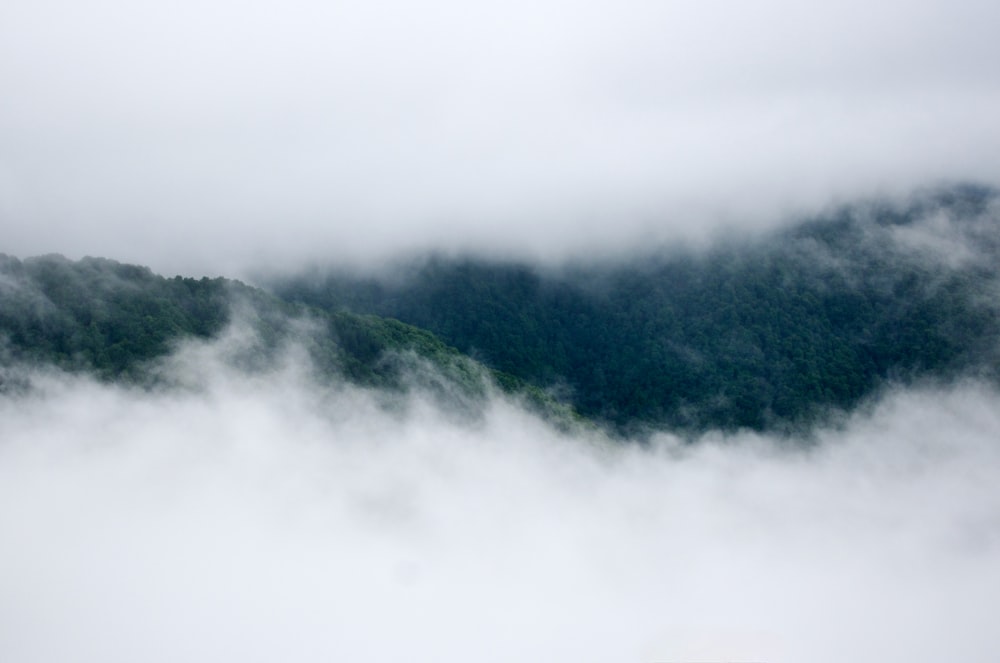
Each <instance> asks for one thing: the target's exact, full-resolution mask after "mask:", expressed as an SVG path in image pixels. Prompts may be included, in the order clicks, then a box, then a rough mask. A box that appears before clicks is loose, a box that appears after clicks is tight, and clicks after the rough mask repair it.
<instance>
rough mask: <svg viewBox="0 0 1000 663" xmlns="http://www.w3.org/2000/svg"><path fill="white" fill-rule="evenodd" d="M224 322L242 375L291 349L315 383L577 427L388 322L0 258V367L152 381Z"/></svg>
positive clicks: (245, 289)
mask: <svg viewBox="0 0 1000 663" xmlns="http://www.w3.org/2000/svg"><path fill="white" fill-rule="evenodd" d="M235 318H239V321H238V322H239V324H241V325H244V326H246V327H247V328H248V329H249V330H250V332H251V333H250V334H249V339H248V340H247V339H244V340H245V342H243V343H241V344H237V345H238V347H234V348H232V350H231V352H229V353H228V360H229V361H231V362H232V363H234V364H235V365H237V366H238V367H239V368H241V369H243V370H249V371H259V370H267V369H268V368H270V367H273V366H274V365H275V362H276V361H278V360H280V357H281V352H280V351H281V350H282V349H284V348H286V347H288V346H289V345H290V344H292V343H294V344H297V345H298V346H299V347H302V348H304V349H305V350H306V351H307V353H308V356H309V359H310V361H309V366H310V367H311V369H312V370H313V373H314V377H315V378H316V379H317V380H319V381H326V382H328V383H337V382H340V381H347V382H350V383H354V384H358V385H362V386H366V387H373V388H378V389H381V390H383V391H384V392H386V393H389V392H400V391H406V390H408V389H410V388H412V387H419V388H421V389H422V390H423V391H424V392H425V393H429V394H430V395H432V396H434V397H436V398H437V399H438V401H439V402H440V403H442V404H444V403H447V404H449V405H453V406H456V407H455V408H454V409H456V410H461V409H463V408H465V409H469V410H470V411H474V410H476V408H477V406H478V405H481V404H482V403H483V402H485V398H486V396H487V393H488V390H489V387H490V385H491V384H493V385H496V386H498V387H499V388H501V389H503V390H504V391H506V392H508V393H514V394H517V395H519V396H521V397H522V398H523V399H524V401H525V402H526V403H527V404H528V405H529V406H530V407H532V408H534V409H535V410H536V411H537V412H539V413H540V414H543V415H544V416H546V417H548V418H549V419H550V420H552V421H553V422H555V423H557V424H559V425H570V424H576V423H580V420H579V417H578V415H576V414H575V413H574V412H573V411H572V410H571V408H568V407H566V406H565V405H562V404H560V403H557V402H556V401H554V400H553V399H551V398H550V397H548V396H547V395H546V394H545V393H544V392H542V391H541V390H539V389H537V388H535V387H533V386H532V385H530V384H528V383H526V382H525V381H523V380H521V379H520V378H517V377H515V376H513V375H506V374H503V373H501V372H499V371H493V370H490V369H488V368H486V367H484V366H482V365H480V364H478V363H477V362H475V361H473V360H471V359H470V358H469V357H467V356H465V355H463V354H462V353H460V352H459V351H458V350H456V349H455V348H453V347H450V346H448V345H446V344H444V343H443V342H442V341H441V340H440V339H439V338H437V337H436V336H434V335H433V334H431V333H430V332H427V331H425V330H422V329H418V328H416V327H414V326H412V325H408V324H405V323H403V322H400V321H398V320H393V319H386V318H382V317H379V316H376V315H370V314H355V313H350V312H347V311H341V310H336V311H324V310H319V309H315V308H312V307H309V306H306V305H303V304H293V303H288V302H285V301H282V300H281V299H279V298H277V297H275V296H274V295H272V294H269V293H267V292H265V291H263V290H261V289H259V288H254V287H251V286H248V285H246V284H244V283H241V282H239V281H235V280H230V279H224V278H215V279H208V278H201V279H193V278H183V277H180V276H176V277H174V278H164V277H162V276H159V275H156V274H154V273H153V272H152V271H150V270H149V269H148V268H146V267H139V266H135V265H127V264H122V263H119V262H116V261H114V260H107V259H103V258H84V259H82V260H79V261H72V260H68V259H66V258H64V257H63V256H59V255H48V256H41V257H36V258H29V259H25V260H23V261H22V260H19V259H17V258H14V257H11V256H7V255H3V254H0V366H2V365H13V364H20V365H25V364H39V363H42V364H49V365H54V366H57V367H59V368H61V369H63V370H69V371H87V372H91V373H94V374H96V375H97V376H99V377H101V378H102V379H106V380H119V381H121V380H125V381H130V382H133V383H138V384H156V382H157V380H158V379H159V377H160V376H161V373H160V372H159V371H157V370H155V369H156V367H157V364H156V362H157V361H158V360H160V359H162V358H164V357H165V356H167V355H168V354H170V353H171V352H172V351H173V350H175V349H176V348H177V346H178V344H179V343H181V342H182V341H185V340H188V339H198V338H200V339H213V338H217V337H218V336H219V334H220V333H221V332H222V331H223V330H224V329H225V328H226V327H227V325H229V323H230V322H232V321H234V319H235ZM3 386H4V385H3V377H2V375H0V389H2V388H3Z"/></svg>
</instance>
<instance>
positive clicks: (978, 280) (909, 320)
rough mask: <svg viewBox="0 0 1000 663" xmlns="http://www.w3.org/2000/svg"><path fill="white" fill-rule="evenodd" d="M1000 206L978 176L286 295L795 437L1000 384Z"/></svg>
mask: <svg viewBox="0 0 1000 663" xmlns="http://www.w3.org/2000/svg"><path fill="white" fill-rule="evenodd" d="M998 210H1000V204H998V196H997V194H996V192H994V191H992V190H990V189H988V188H984V187H978V186H968V185H964V186H955V187H950V188H946V189H942V190H939V191H934V192H929V193H926V194H924V195H922V196H919V197H917V198H915V199H913V200H911V201H909V202H907V203H905V204H892V203H886V202H872V203H868V204H865V205H857V206H854V207H850V208H844V209H841V210H839V211H837V212H835V213H832V214H830V215H828V216H824V217H822V218H816V219H813V220H810V221H808V222H805V223H802V224H801V225H798V226H795V227H792V228H786V229H783V230H780V231H776V232H772V233H770V234H767V235H764V236H756V237H746V238H742V239H739V238H734V239H731V240H729V241H727V242H721V243H718V244H716V245H715V246H713V247H712V248H710V249H707V250H703V251H688V252H684V251H678V250H664V251H661V252H655V251H650V252H648V253H647V254H646V255H644V256H641V257H637V258H635V259H634V260H632V261H630V262H627V263H625V262H620V263H618V264H612V265H608V264H603V265H600V266H594V265H588V264H585V263H579V264H576V265H569V266H563V267H561V268H559V269H543V268H540V267H538V266H533V265H529V264H524V263H513V262H502V261H488V260H478V259H454V258H444V257H440V256H438V257H429V258H427V259H425V260H420V261H414V262H411V263H408V264H400V265H397V268H396V269H395V270H393V271H391V272H386V273H385V275H384V276H382V277H377V278H371V277H370V278H361V277H358V276H356V275H352V274H349V273H344V272H338V271H337V270H336V268H335V266H332V267H331V268H330V269H329V270H327V271H323V270H319V271H314V272H312V273H310V274H307V275H299V276H295V277H290V278H285V279H282V280H280V281H277V282H275V283H274V284H273V288H272V290H273V292H275V293H276V294H277V295H278V296H279V297H281V298H283V299H285V300H287V301H294V302H300V303H305V304H308V305H310V306H314V307H317V308H320V309H323V310H326V311H329V312H342V311H352V312H356V313H370V314H376V315H380V316H389V317H392V318H397V319H399V320H402V321H404V322H406V323H409V324H412V325H416V326H418V327H421V328H424V329H427V330H430V331H431V332H433V333H434V334H435V335H437V336H438V337H440V338H441V339H443V340H444V341H445V342H446V343H448V344H450V345H453V346H455V347H456V348H458V349H459V350H460V351H462V352H464V353H467V354H469V355H471V356H473V357H475V358H476V359H478V360H480V361H482V362H483V363H485V364H486V365H488V366H490V367H492V368H494V369H497V370H499V371H502V372H504V373H506V374H509V375H512V376H516V377H517V378H520V379H522V380H525V381H528V382H531V383H533V384H535V385H538V386H540V387H544V388H547V389H550V391H552V393H556V394H560V395H561V397H562V398H564V399H565V400H566V401H567V402H568V403H571V404H572V405H573V406H574V407H575V408H576V409H577V410H579V411H580V412H581V413H582V414H584V415H586V416H588V417H593V418H596V419H599V420H603V421H606V422H608V423H610V424H611V425H612V426H614V427H617V428H619V429H623V430H632V429H634V428H636V427H642V426H646V425H656V426H669V427H673V428H675V429H678V430H703V429H706V428H722V429H735V428H750V429H756V430H762V429H780V428H783V427H797V426H802V425H809V424H810V423H812V422H815V421H816V420H817V417H822V416H823V415H824V414H825V413H827V412H829V411H830V410H831V408H833V409H837V408H840V409H847V408H851V407H854V406H856V405H857V404H858V403H860V402H861V401H863V400H864V399H865V398H868V397H870V396H871V395H872V394H873V393H875V392H876V391H877V390H878V389H879V388H881V387H882V386H883V385H885V384H887V383H889V382H909V381H913V380H928V379H929V380H952V379H957V378H960V377H962V376H968V375H975V376H977V377H982V378H987V379H997V376H998V375H1000V370H998V369H1000V362H998V349H1000V316H998V310H1000V309H998V306H997V304H998V301H1000V279H998V269H1000V211H998Z"/></svg>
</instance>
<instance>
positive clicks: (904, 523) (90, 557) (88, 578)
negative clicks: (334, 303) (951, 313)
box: [0, 336, 1000, 663]
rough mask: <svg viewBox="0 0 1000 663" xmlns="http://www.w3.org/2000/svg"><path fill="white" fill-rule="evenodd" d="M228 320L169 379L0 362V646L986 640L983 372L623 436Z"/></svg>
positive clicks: (947, 655)
mask: <svg viewBox="0 0 1000 663" xmlns="http://www.w3.org/2000/svg"><path fill="white" fill-rule="evenodd" d="M229 338H230V339H231V338H232V336H230V337H229ZM231 342H232V341H231V340H230V341H225V340H224V341H219V342H216V343H215V344H204V343H200V344H189V345H187V346H185V347H184V348H182V349H181V350H180V351H179V352H178V353H177V355H175V357H173V358H172V359H170V360H169V361H167V362H166V363H165V365H164V366H163V368H162V369H161V374H162V375H163V376H164V377H166V378H170V379H169V380H167V381H169V382H171V383H172V385H173V386H171V387H169V388H162V389H148V388H146V389H140V388H131V387H127V386H122V385H113V384H106V383H96V382H93V381H91V380H90V379H89V378H86V377H81V376H68V375H65V374H60V373H58V372H54V371H51V370H41V369H35V370H25V369H9V370H8V372H7V373H6V374H5V379H4V384H6V385H7V388H6V390H5V392H4V393H3V395H2V396H0V541H2V542H3V543H2V544H0V596H2V597H3V599H2V600H0V652H2V653H3V658H4V660H7V661H66V660H74V661H102V662H114V661H135V660H144V661H177V660H205V661H208V660H211V661H220V660H221V661H228V660H232V661H236V660H239V661H272V660H276V659H282V660H294V661H329V660H417V661H420V660H426V661H430V660H434V661H467V660H483V661H510V660H526V661H542V660H546V661H551V660H563V661H569V660H572V661H607V660H619V661H630V660H634V661H726V660H728V661H768V662H769V663H780V662H782V661H789V662H791V661H803V660H808V661H817V662H823V661H843V660H853V661H884V660H906V661H917V662H919V661H939V660H963V661H988V660H993V659H994V658H995V652H996V649H997V646H998V645H1000V636H998V635H997V633H996V629H995V614H996V609H997V596H1000V564H998V563H997V559H998V553H1000V516H998V514H1000V493H998V491H997V490H996V477H997V476H998V472H1000V446H998V444H997V440H998V439H1000V407H997V405H998V402H1000V394H997V393H996V391H995V390H993V389H992V388H990V387H987V386H983V385H981V384H977V383H972V382H970V383H962V384H956V385H952V386H948V387H930V386H925V387H919V386H916V387H910V388H908V389H905V390H895V391H893V390H889V391H888V392H886V393H884V394H883V395H882V397H881V398H880V399H878V400H877V401H873V402H872V403H871V404H870V406H869V407H867V408H862V409H861V410H859V411H858V412H857V413H856V414H854V415H852V416H850V417H849V418H846V419H843V420H841V421H840V423H839V424H838V425H836V426H834V427H831V428H829V429H823V430H819V431H817V432H816V435H815V437H814V439H811V440H810V441H809V442H808V443H805V442H804V441H800V440H788V439H771V438H768V437H766V436H757V435H751V434H743V435H731V436H722V435H707V436H706V437H705V438H704V439H702V440H700V441H699V442H698V443H697V444H694V445H686V444H683V443H681V442H680V441H678V440H677V439H675V438H673V437H671V436H670V435H669V434H666V433H663V434H658V435H655V436H654V437H653V438H652V439H651V440H650V441H648V442H647V443H644V444H639V443H629V442H620V441H616V442H614V443H612V442H610V441H609V440H607V439H605V438H603V437H602V436H601V435H600V434H598V433H596V432H583V433H574V434H567V433H560V432H558V431H556V430H553V429H552V428H550V427H549V426H548V425H547V424H546V423H544V422H543V421H540V420H539V419H537V418H535V417H534V416H532V415H530V414H528V413H527V412H526V411H525V410H524V409H522V408H521V407H520V406H519V405H518V404H517V403H516V402H512V401H510V400H507V399H505V398H503V397H500V396H496V397H493V398H492V399H490V401H489V402H488V403H486V404H485V405H484V415H483V417H481V418H474V419H471V420H470V419H469V418H468V417H466V418H456V417H454V416H453V415H452V414H451V413H449V412H447V411H446V410H443V409H441V408H440V407H439V406H437V405H434V400H433V399H431V398H426V397H424V396H422V395H421V394H420V393H419V392H416V391H415V392H413V393H411V395H410V397H409V398H408V399H406V400H405V402H403V403H400V402H398V401H395V404H394V405H391V406H390V405H387V404H386V403H387V401H386V400H385V399H383V398H380V397H379V395H378V394H377V393H375V392H371V391H366V390H364V389H360V388H355V387H350V386H346V385H341V386H336V385H334V386H330V385H329V384H327V385H326V386H320V385H317V384H316V383H314V382H313V381H312V380H311V378H310V377H309V375H310V372H309V370H308V367H306V366H304V365H303V364H302V362H301V360H300V359H298V358H297V357H298V354H297V353H296V352H294V350H292V351H290V352H289V353H288V357H287V359H286V360H285V361H283V362H281V363H280V366H278V367H276V368H275V369H274V370H273V371H269V372H267V373H265V374H246V373H242V372H240V371H238V370H236V369H234V368H232V367H231V366H230V365H229V364H228V362H227V360H226V359H225V358H226V356H228V355H227V352H228V348H227V346H226V344H227V343H231ZM26 384H28V385H30V386H28V387H26V386H25V385H26ZM18 385H20V386H18Z"/></svg>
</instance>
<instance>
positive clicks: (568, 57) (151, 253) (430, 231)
mask: <svg viewBox="0 0 1000 663" xmlns="http://www.w3.org/2000/svg"><path fill="white" fill-rule="evenodd" d="M998 20H1000V10H998V9H997V7H996V6H995V3H987V2H978V1H975V0H965V1H962V2H958V3H955V2H949V3H945V2H941V1H938V0H931V1H925V2H917V3H913V2H899V1H896V0H892V1H889V2H883V3H880V4H879V6H878V7H873V6H871V4H870V3H860V2H856V1H854V0H851V1H849V2H841V3H837V4H836V5H830V6H827V7H817V6H809V7H803V6H802V5H801V4H799V3H792V2H787V1H786V0H768V1H766V2H757V3H752V4H748V5H746V6H739V7H734V6H732V5H731V4H725V5H723V4H720V3H715V2H708V3H706V2H697V3H695V2H680V3H677V2H672V3H667V4H663V3H646V2H640V1H628V2H614V3H610V2H605V1H603V0H596V1H588V2H583V3H579V2H577V3H572V4H570V3H566V2H563V1H562V0H545V1H544V2H531V3H526V2H515V3H505V4H504V5H503V6H502V7H501V6H499V5H498V6H495V7H494V6H486V5H477V6H475V7H469V6H468V4H467V3H458V2H454V1H453V0H435V1H434V2H430V3H422V4H421V5H420V6H419V7H416V6H411V5H409V4H407V3H399V2H394V1H392V0H389V1H386V2H374V3H360V4H359V3H338V4H336V5H330V4H329V3H319V2H312V1H310V0H296V1H295V2H291V3H282V4H281V5H280V6H279V5H275V4H272V3H270V2H251V3H241V4H239V5H238V6H237V5H235V4H232V3H229V2H226V1H225V0H212V1H211V2H192V1H190V0H183V1H181V2H178V3H172V4H171V5H170V7H169V8H164V7H159V6H154V5H151V4H149V3H143V2H139V3H135V2H128V3H125V2H121V1H120V0H107V1H105V2H98V3H84V4H81V3H74V2H66V1H65V0H39V1H38V2H32V3H19V4H16V5H11V6H9V7H6V8H4V9H3V10H2V14H0V43H2V44H3V51H2V52H3V57H2V58H0V83H2V84H3V87H4V89H5V90H6V95H5V96H6V97H7V103H5V104H4V105H3V107H2V109H0V146H2V149H0V154H2V156H0V224H2V226H0V227H2V228H3V230H4V231H5V232H4V237H5V242H6V244H7V245H6V247H5V249H4V250H5V251H7V252H10V253H14V254H18V255H33V254H38V253H46V252H51V251H57V252H62V253H65V254H67V255H70V256H71V257H80V256H82V255H84V254H92V255H103V256H113V257H116V258H119V259H122V260H125V261H130V262H139V263H143V264H149V265H152V266H153V267H154V269H156V270H157V271H166V272H175V271H181V272H184V273H210V274H220V273H231V272H234V271H235V272H240V271H242V270H244V269H247V268H248V266H254V267H258V266H260V264H267V265H274V266H279V267H283V266H288V265H289V264H297V263H299V262H301V261H303V260H308V259H335V260H340V261H344V262H355V263H358V262H360V263H364V262H366V261H371V260H379V259H383V258H385V257H387V256H392V255H394V254H396V253H399V252H401V251H411V250H425V249H444V250H455V251H478V252H499V253H503V254H516V255H519V256H523V257H529V258H538V259H543V260H546V259H560V258H565V257H567V256H579V255H580V254H592V253H603V252H609V251H620V250H626V249H629V248H632V247H634V246H637V245H646V244H647V243H648V242H649V241H650V240H657V241H659V240H663V241H671V240H678V239H681V240H693V241H698V240H700V239H703V238H705V237H710V236H712V235H713V234H715V233H717V232H720V231H721V229H723V228H727V227H733V226H735V227H739V228H743V229H746V228H751V229H752V228H760V227H766V226H770V225H773V224H775V223H780V222H781V221H782V220H783V219H784V218H785V217H786V216H793V215H795V214H798V213H801V212H815V211H816V210H817V209H819V208H821V207H822V206H824V205H826V204H829V203H831V202H837V201H843V200H851V199H853V198H855V197H857V196H869V195H873V194H879V193H888V194H900V193H906V192H909V191H910V190H911V189H913V188H914V187H919V186H923V185H927V184H933V183H936V182H938V181H940V180H942V179H944V180H961V179H974V180H979V181H984V182H987V183H997V182H1000V163H998V161H997V159H996V154H997V153H998V151H1000V150H998V148H1000V144H998V143H1000V137H998V132H997V131H996V127H995V118H996V117H997V116H1000V87H998V85H997V78H996V75H995V70H994V69H995V68H994V67H993V66H992V63H994V62H996V61H997V60H998V59H1000V52H998V51H1000V46H998V43H997V40H996V39H995V35H994V34H993V32H992V31H991V29H990V28H991V27H992V26H994V25H996V24H997V21H998Z"/></svg>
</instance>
